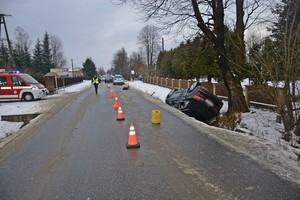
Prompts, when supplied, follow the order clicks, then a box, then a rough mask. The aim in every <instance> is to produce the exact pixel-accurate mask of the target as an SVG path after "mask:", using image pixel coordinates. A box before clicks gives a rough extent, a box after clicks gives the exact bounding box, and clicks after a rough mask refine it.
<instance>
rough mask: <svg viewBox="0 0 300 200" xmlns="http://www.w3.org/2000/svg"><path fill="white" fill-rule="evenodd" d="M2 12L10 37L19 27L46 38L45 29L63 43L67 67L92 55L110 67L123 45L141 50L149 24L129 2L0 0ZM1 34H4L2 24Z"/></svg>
mask: <svg viewBox="0 0 300 200" xmlns="http://www.w3.org/2000/svg"><path fill="white" fill-rule="evenodd" d="M0 13H4V14H9V15H12V16H11V17H6V18H5V21H6V25H7V27H8V31H9V37H10V40H15V39H14V38H15V35H14V31H15V29H16V27H18V26H20V27H21V28H23V29H24V31H25V32H27V33H28V34H29V36H30V40H31V41H32V44H31V50H32V49H33V48H34V45H35V43H36V40H37V38H39V39H40V40H42V39H43V36H44V34H45V32H46V31H47V33H48V34H54V35H57V36H58V37H59V38H60V40H61V41H62V42H63V49H64V53H65V57H66V59H67V61H68V67H69V68H71V59H73V63H74V67H81V66H82V63H83V62H84V61H85V59H86V58H88V57H91V58H92V60H93V61H94V62H95V64H96V66H97V67H104V69H105V70H107V69H110V68H111V60H112V58H113V54H114V53H116V51H117V50H119V49H121V48H122V47H124V48H125V50H126V51H127V53H128V56H130V54H131V53H132V52H133V51H138V46H137V44H136V43H137V36H138V33H139V31H140V30H141V29H142V28H143V27H144V26H145V25H146V24H144V23H141V22H139V21H138V17H139V16H138V15H137V14H134V13H133V11H132V10H131V8H130V7H129V6H128V5H123V6H116V5H113V4H112V3H111V2H110V1H109V0H85V1H83V0H0ZM1 30H2V32H1V37H2V38H3V37H5V32H4V27H3V26H1Z"/></svg>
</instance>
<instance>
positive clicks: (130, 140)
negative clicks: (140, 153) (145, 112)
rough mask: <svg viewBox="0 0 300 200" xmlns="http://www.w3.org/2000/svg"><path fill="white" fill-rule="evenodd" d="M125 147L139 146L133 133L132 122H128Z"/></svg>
mask: <svg viewBox="0 0 300 200" xmlns="http://www.w3.org/2000/svg"><path fill="white" fill-rule="evenodd" d="M126 148H127V149H133V148H140V143H139V142H138V140H137V138H136V135H135V130H134V126H133V122H131V123H130V129H129V137H128V142H127V144H126Z"/></svg>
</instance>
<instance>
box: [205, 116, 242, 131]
mask: <svg viewBox="0 0 300 200" xmlns="http://www.w3.org/2000/svg"><path fill="white" fill-rule="evenodd" d="M241 115H242V114H241V113H230V114H229V113H222V114H220V115H219V116H218V117H217V118H216V120H215V121H214V122H212V123H211V124H210V125H212V126H216V127H220V128H225V129H229V130H235V128H236V127H237V125H238V124H239V123H240V122H241Z"/></svg>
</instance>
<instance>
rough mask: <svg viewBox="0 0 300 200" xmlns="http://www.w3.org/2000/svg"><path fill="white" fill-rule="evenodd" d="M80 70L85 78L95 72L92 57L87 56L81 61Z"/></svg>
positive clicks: (89, 77)
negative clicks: (81, 67) (81, 66)
mask: <svg viewBox="0 0 300 200" xmlns="http://www.w3.org/2000/svg"><path fill="white" fill-rule="evenodd" d="M82 72H83V74H84V77H85V78H86V79H91V78H92V77H93V76H94V75H95V74H96V73H97V72H96V65H95V63H94V62H93V60H92V58H87V59H86V60H85V62H84V63H83V69H82Z"/></svg>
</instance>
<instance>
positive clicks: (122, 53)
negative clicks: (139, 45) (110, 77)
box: [112, 47, 130, 76]
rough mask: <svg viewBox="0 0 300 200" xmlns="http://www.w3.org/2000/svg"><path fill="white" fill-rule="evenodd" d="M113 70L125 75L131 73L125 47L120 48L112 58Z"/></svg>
mask: <svg viewBox="0 0 300 200" xmlns="http://www.w3.org/2000/svg"><path fill="white" fill-rule="evenodd" d="M112 66H113V71H114V72H115V73H117V74H121V75H123V76H127V75H129V73H130V72H129V68H128V56H127V52H126V50H125V48H124V47H123V48H121V49H119V50H118V51H117V52H116V53H115V54H114V57H113V60H112Z"/></svg>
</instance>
